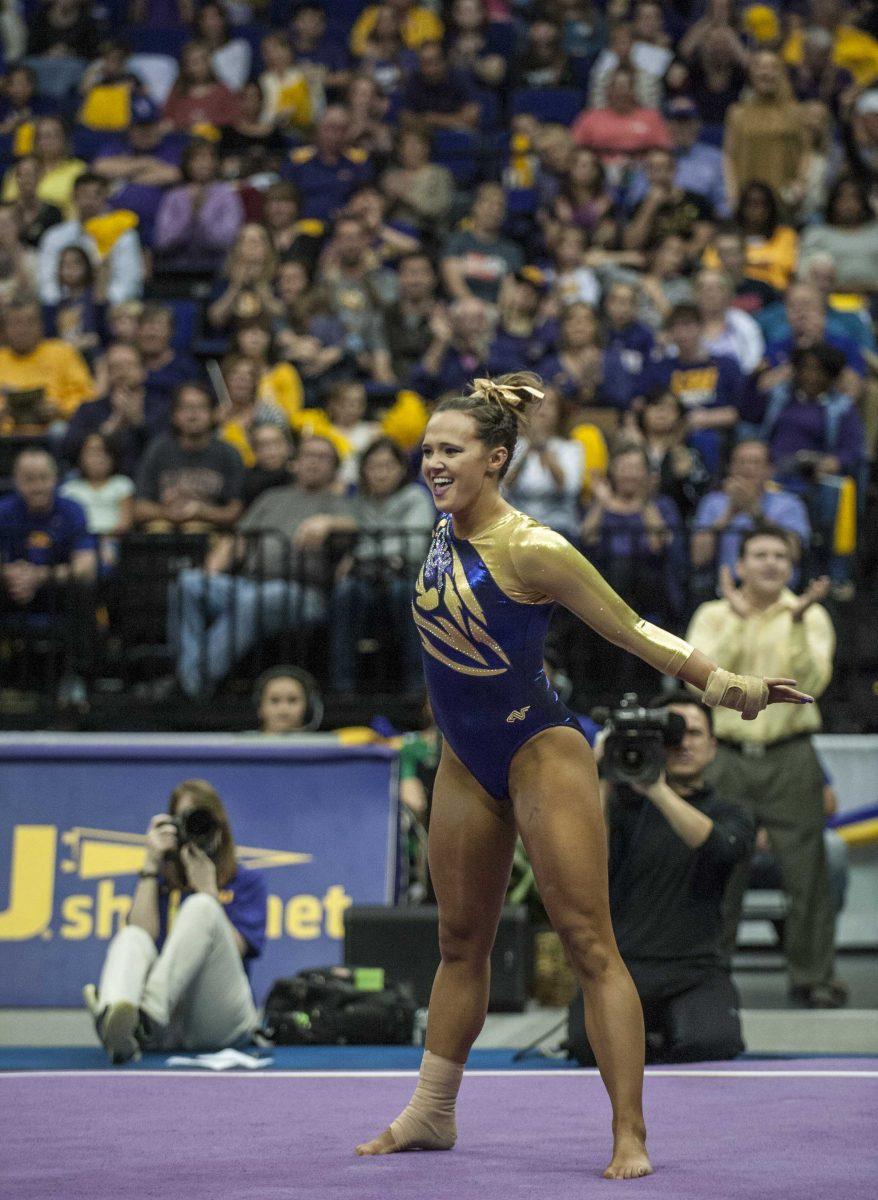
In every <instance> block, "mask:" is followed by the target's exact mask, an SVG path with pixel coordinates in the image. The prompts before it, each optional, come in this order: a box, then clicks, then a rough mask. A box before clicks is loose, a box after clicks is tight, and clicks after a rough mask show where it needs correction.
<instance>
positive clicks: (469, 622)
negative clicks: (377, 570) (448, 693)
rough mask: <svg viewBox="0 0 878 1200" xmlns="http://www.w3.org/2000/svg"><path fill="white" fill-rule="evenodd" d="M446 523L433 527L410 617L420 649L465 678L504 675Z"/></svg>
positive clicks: (505, 662) (503, 662)
mask: <svg viewBox="0 0 878 1200" xmlns="http://www.w3.org/2000/svg"><path fill="white" fill-rule="evenodd" d="M450 520H451V518H450V517H445V518H443V519H442V520H441V521H440V522H439V524H438V525H437V526H436V530H435V533H434V534H433V541H432V543H431V545H430V550H429V553H428V554H427V560H426V562H425V563H424V565H423V567H421V570H420V573H419V575H418V579H417V583H416V585H415V593H416V594H415V599H414V603H413V604H412V615H413V617H414V622H415V625H416V626H417V628H418V636H419V637H420V639H421V645H422V646H423V647H424V649H425V650H426V652H427V653H428V654H430V655H432V656H433V658H436V659H438V660H439V662H441V663H444V664H445V666H447V667H451V668H452V670H454V671H460V672H461V673H462V674H464V675H502V674H504V672H505V671H507V670H508V669H509V666H510V663H509V659H508V657H507V656H506V654H505V652H504V650H503V648H502V647H501V646H499V645H498V644H497V642H496V641H495V640H494V639H493V638H492V637H491V635H490V634H489V633H488V629H487V623H486V621H485V614H484V612H483V610H482V606H481V605H480V604H479V602H478V600H477V599H476V597H475V595H474V594H473V590H472V588H471V587H470V584H469V580H468V579H467V577H466V571H465V570H464V568H463V563H462V562H461V561H460V555H459V554H458V553H457V551H456V550H455V548H454V546H453V545H452V544H451V541H450V539H449V537H448V525H449V522H450ZM452 654H453V655H454V657H451V655H452Z"/></svg>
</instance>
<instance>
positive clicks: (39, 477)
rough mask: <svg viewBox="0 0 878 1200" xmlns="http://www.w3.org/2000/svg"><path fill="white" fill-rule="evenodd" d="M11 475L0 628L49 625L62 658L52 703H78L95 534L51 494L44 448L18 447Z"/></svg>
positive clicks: (88, 643)
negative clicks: (57, 638) (58, 640)
mask: <svg viewBox="0 0 878 1200" xmlns="http://www.w3.org/2000/svg"><path fill="white" fill-rule="evenodd" d="M12 479H13V485H14V489H15V490H14V491H13V492H12V493H11V494H10V495H9V496H5V497H4V498H3V499H2V500H0V627H3V628H5V629H6V630H10V629H11V630H12V631H13V632H16V631H17V632H18V633H19V634H20V633H21V631H22V629H25V630H28V629H29V630H36V629H43V630H45V629H47V628H55V629H57V630H58V631H59V633H60V636H61V642H62V647H63V665H64V675H63V678H62V680H61V685H60V687H59V692H58V702H59V704H60V705H62V706H64V707H77V708H81V709H85V708H87V707H88V694H87V691H86V687H85V683H84V681H83V679H82V678H81V676H82V675H84V674H87V673H88V670H89V667H90V666H91V661H92V654H93V650H94V645H95V605H94V592H93V585H94V582H95V579H96V577H97V565H98V562H97V552H96V548H95V546H96V543H95V538H94V537H93V536H92V535H91V534H90V533H89V532H88V523H87V521H86V516H85V512H84V510H83V509H82V507H81V506H80V505H79V504H77V503H76V501H75V500H69V499H67V498H66V497H64V496H61V495H60V494H59V492H58V468H57V466H56V465H55V460H54V459H53V458H52V456H51V454H49V452H48V451H47V450H43V449H40V448H39V447H31V448H30V449H25V450H22V451H21V452H20V453H19V454H18V456H17V458H16V460H15V466H14V468H13V476H12ZM25 661H26V659H25Z"/></svg>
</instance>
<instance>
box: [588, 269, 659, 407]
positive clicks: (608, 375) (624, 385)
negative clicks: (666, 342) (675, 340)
mask: <svg viewBox="0 0 878 1200" xmlns="http://www.w3.org/2000/svg"><path fill="white" fill-rule="evenodd" d="M638 302H639V294H638V289H637V287H636V286H635V285H634V284H633V283H627V282H623V281H622V280H619V281H617V282H616V283H612V284H611V285H610V286H609V288H608V289H607V291H606V293H605V294H604V299H603V303H602V305H601V309H602V313H603V317H604V331H605V337H606V353H605V358H604V387H603V390H604V395H605V397H606V399H607V401H608V402H609V403H611V404H615V405H617V406H618V407H619V408H622V409H627V408H628V407H629V406H630V404H631V401H632V400H633V398H634V397H635V396H636V395H638V394H639V391H640V386H639V385H640V380H641V377H642V375H643V372H644V370H645V369H646V367H647V365H648V364H649V361H650V355H651V354H652V351H653V344H654V338H653V334H652V330H651V329H650V328H649V326H648V325H644V324H643V322H642V321H638V320H636V314H637V306H638Z"/></svg>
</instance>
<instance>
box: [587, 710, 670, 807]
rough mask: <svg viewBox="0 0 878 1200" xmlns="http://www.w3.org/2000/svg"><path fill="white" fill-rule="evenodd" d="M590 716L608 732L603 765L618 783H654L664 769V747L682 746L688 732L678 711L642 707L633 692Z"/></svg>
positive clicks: (610, 777)
mask: <svg viewBox="0 0 878 1200" xmlns="http://www.w3.org/2000/svg"><path fill="white" fill-rule="evenodd" d="M591 715H592V718H593V720H595V721H598V722H599V723H600V724H601V725H603V727H604V729H605V730H606V732H607V739H606V741H605V742H604V753H603V760H602V763H601V766H602V769H603V773H604V776H605V777H606V778H607V779H612V780H613V781H614V782H615V783H627V784H632V783H636V784H639V785H640V786H643V787H649V785H650V784H653V783H655V781H656V780H657V779H658V777H659V776H660V775H661V773H662V771H663V770H664V765H665V750H666V749H667V747H668V746H679V745H680V743H681V742H682V741H683V735H684V734H685V732H686V721H685V719H684V718H683V717H681V716H680V714H679V713H674V712H670V711H669V710H668V709H666V708H643V706H642V705H640V704H639V703H638V699H637V696H636V695H635V694H634V693H633V692H628V693H626V695H624V696H623V697H622V701H621V703H620V705H619V707H618V708H616V709H609V708H596V709H595V710H594V712H592V714H591Z"/></svg>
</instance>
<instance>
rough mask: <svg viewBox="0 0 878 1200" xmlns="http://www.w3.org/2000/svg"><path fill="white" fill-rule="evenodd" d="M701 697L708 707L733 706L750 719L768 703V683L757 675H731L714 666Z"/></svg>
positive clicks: (746, 719)
mask: <svg viewBox="0 0 878 1200" xmlns="http://www.w3.org/2000/svg"><path fill="white" fill-rule="evenodd" d="M701 698H702V700H703V701H704V703H705V704H706V705H707V707H708V708H718V707H721V708H733V709H734V710H735V712H739V713H741V715H742V716H743V718H744V720H745V721H752V720H753V718H754V717H756V716H758V715H759V713H761V712H762V710H763V708H765V706H766V705H767V704H768V684H767V683H766V682H765V681H764V680H763V679H760V678H759V676H758V675H733V674H732V672H731V671H724V670H723V668H722V667H716V668H715V670H713V671H711V673H710V675H709V676H708V679H707V686H706V687H705V689H704V692H703V694H702V697H701Z"/></svg>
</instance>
